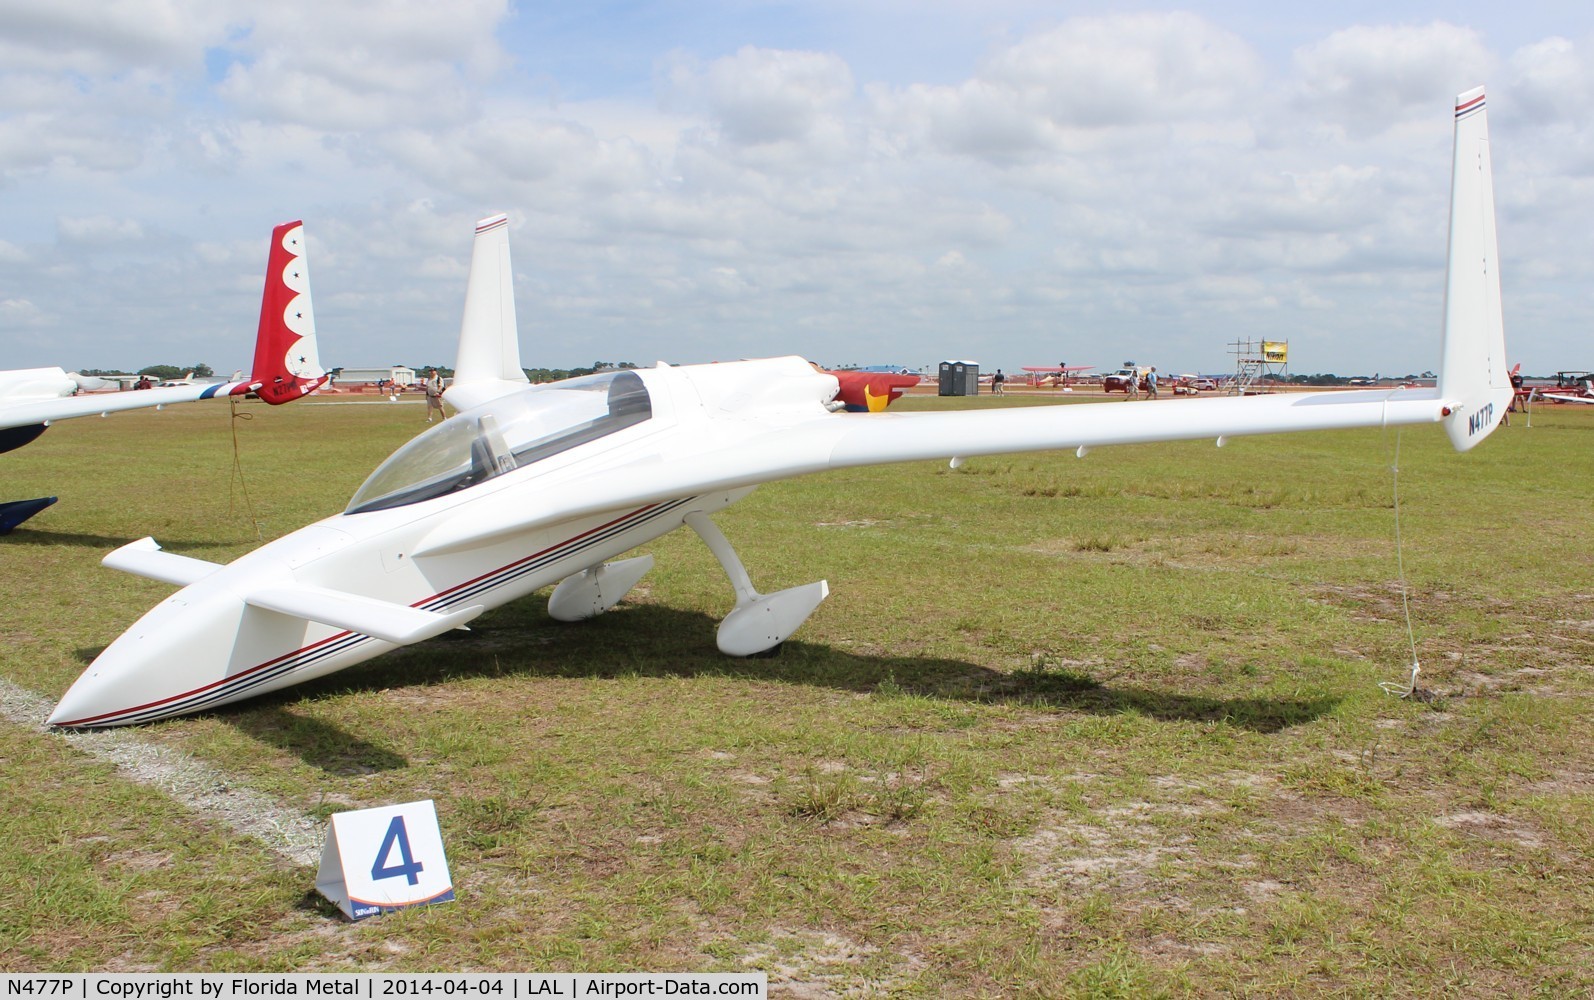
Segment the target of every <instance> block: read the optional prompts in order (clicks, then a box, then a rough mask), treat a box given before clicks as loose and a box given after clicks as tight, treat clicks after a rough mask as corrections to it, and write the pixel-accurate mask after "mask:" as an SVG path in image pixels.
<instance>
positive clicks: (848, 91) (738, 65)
mask: <svg viewBox="0 0 1594 1000" xmlns="http://www.w3.org/2000/svg"><path fill="white" fill-rule="evenodd" d="M665 79H666V80H667V82H668V85H669V91H668V97H669V98H670V99H673V100H674V101H679V102H685V103H687V104H689V105H690V104H698V105H701V106H703V107H705V108H706V110H707V113H708V115H709V116H710V118H711V119H712V120H713V122H714V123H715V124H716V125H717V126H718V130H719V131H720V133H721V134H723V135H724V136H725V137H726V138H727V139H729V140H730V141H732V142H735V143H741V144H746V145H758V144H761V143H772V142H794V141H802V140H804V139H806V138H808V137H809V136H811V135H812V134H813V133H814V131H815V130H816V129H817V128H819V127H820V126H821V124H822V123H823V121H824V119H825V117H826V116H827V115H833V114H835V113H837V112H838V111H840V110H841V108H842V106H843V105H844V104H845V103H846V102H847V100H848V99H849V98H851V97H852V94H853V90H854V84H853V79H852V71H851V70H850V69H849V68H848V67H847V64H846V63H845V62H843V61H842V60H841V59H840V58H838V57H837V56H835V55H832V54H829V53H821V52H789V51H778V50H771V49H760V48H755V47H753V46H744V47H743V48H741V49H740V50H738V51H737V53H736V54H735V55H733V56H729V57H726V58H723V59H716V60H714V61H712V62H710V63H708V64H707V65H703V64H701V63H700V62H699V61H698V60H696V59H694V58H691V57H687V56H683V55H677V57H676V59H675V61H674V64H673V65H672V66H671V67H670V68H669V70H668V72H667V73H666V74H665Z"/></svg>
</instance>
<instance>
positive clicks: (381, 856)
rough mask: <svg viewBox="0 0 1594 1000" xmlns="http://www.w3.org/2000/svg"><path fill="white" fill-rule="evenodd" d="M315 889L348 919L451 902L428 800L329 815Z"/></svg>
mask: <svg viewBox="0 0 1594 1000" xmlns="http://www.w3.org/2000/svg"><path fill="white" fill-rule="evenodd" d="M315 887H316V890H317V891H318V892H320V893H321V895H323V896H325V897H326V898H328V899H330V900H331V901H332V902H334V903H336V904H337V906H338V909H340V910H342V911H343V912H344V914H345V915H346V916H348V918H349V919H350V920H360V919H363V918H365V917H373V916H375V915H377V914H378V913H386V912H387V911H388V910H397V909H402V908H403V907H406V906H424V905H425V904H427V903H444V902H447V901H448V900H451V899H453V898H454V883H453V880H452V879H451V878H450V877H449V874H448V858H447V857H446V856H444V854H443V835H442V833H441V832H440V831H439V830H438V828H437V810H436V809H435V808H433V806H432V800H431V799H427V800H425V801H423V802H406V803H404V804H403V805H396V806H379V807H377V808H375V809H359V810H356V811H354V812H341V813H333V815H332V823H331V825H330V826H329V827H328V828H327V842H326V846H324V847H322V848H321V871H320V872H319V873H318V874H317V875H316V880H315Z"/></svg>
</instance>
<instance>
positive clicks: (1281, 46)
mask: <svg viewBox="0 0 1594 1000" xmlns="http://www.w3.org/2000/svg"><path fill="white" fill-rule="evenodd" d="M1303 11H1304V13H1303ZM1480 83H1486V84H1487V85H1488V87H1489V115H1490V127H1491V131H1492V137H1493V140H1494V141H1493V156H1494V165H1495V179H1496V187H1497V199H1498V209H1499V216H1500V218H1499V228H1500V239H1501V257H1502V271H1503V274H1504V283H1505V307H1506V325H1507V336H1508V339H1509V344H1510V352H1511V355H1512V357H1513V359H1516V360H1521V361H1523V362H1524V363H1525V364H1526V366H1527V368H1528V370H1530V371H1533V372H1549V371H1554V370H1556V369H1558V368H1583V367H1588V366H1590V365H1594V355H1591V353H1590V352H1591V351H1594V347H1591V346H1590V345H1589V337H1588V325H1587V319H1588V316H1589V313H1590V305H1591V301H1594V280H1591V279H1594V274H1591V270H1594V254H1591V253H1590V247H1589V243H1590V239H1591V234H1594V134H1591V131H1590V127H1589V121H1590V116H1589V112H1588V108H1589V107H1590V106H1591V104H1594V101H1591V98H1594V5H1591V4H1588V3H1586V2H1582V0H1580V2H1575V3H1574V2H1570V0H1569V2H1564V3H1557V2H1550V3H1530V4H1500V3H1489V4H1485V3H1475V2H1471V0H1459V2H1455V3H1447V4H1443V5H1439V4H1414V3H1402V2H1400V0H1392V2H1381V3H1376V4H1375V3H1364V2H1359V0H1350V2H1346V3H1339V4H1321V5H1295V4H1280V3H1275V2H1264V0H1227V2H1225V0H1213V2H1206V3H1191V4H1185V5H1181V6H1161V5H1157V4H1143V5H1134V4H1124V3H1067V2H1055V0H1054V2H1049V3H1034V2H1029V0H921V2H907V0H803V2H796V3H791V2H787V3H766V2H760V0H657V2H652V0H635V2H603V0H592V2H587V3H544V2H534V0H519V2H514V3H511V2H509V0H340V2H337V3H328V2H325V0H272V2H271V3H269V4H268V3H261V2H243V0H0V337H3V341H0V342H3V343H4V345H5V346H6V351H5V357H4V358H3V359H0V365H3V366H4V367H8V368H14V367H30V366H37V365H56V364H59V365H62V366H64V367H67V368H81V367H95V368H112V367H125V368H136V367H140V366H143V365H148V364H154V363H170V364H178V365H185V364H189V363H191V362H194V361H204V362H206V363H209V364H211V365H212V366H214V367H215V368H217V369H218V370H222V371H227V370H230V369H232V368H233V367H240V366H246V365H247V362H248V357H249V355H250V352H251V342H252V339H253V333H254V327H255V322H256V316H257V314H258V309H259V292H260V285H261V276H262V273H263V267H264V260H265V249H266V238H267V235H268V234H269V232H270V228H271V227H272V226H273V225H274V224H276V223H279V222H282V221H286V220H289V219H294V218H303V219H304V220H305V225H306V230H307V234H308V236H309V246H310V265H311V272H312V283H313V292H314V300H315V308H316V313H317V320H318V325H319V328H320V331H321V340H322V349H321V352H322V358H323V360H324V361H326V362H327V363H328V364H332V365H337V364H342V365H371V364H386V363H391V362H403V363H410V364H416V363H427V362H434V361H441V362H449V361H451V359H452V358H453V354H454V342H455V337H456V335H457V333H458V324H459V312H460V306H461V302H462V299H463V295H464V282H465V270H466V265H467V263H468V261H469V254H470V238H471V231H472V227H473V224H474V222H475V220H476V219H478V218H480V217H482V216H485V215H488V214H491V213H493V212H498V211H504V212H508V213H509V215H510V218H511V222H512V226H513V230H512V240H513V245H514V251H513V252H514V260H515V269H516V275H517V302H518V307H519V312H520V324H521V339H522V343H523V345H524V346H523V360H524V362H525V363H526V364H527V365H529V366H537V365H547V366H550V367H564V366H569V365H577V364H587V363H590V362H592V361H595V360H617V361H618V360H629V361H635V362H638V363H644V364H646V363H651V362H653V361H656V360H660V359H664V360H669V361H676V362H695V361H709V360H723V359H731V358H737V357H755V356H768V355H775V354H801V355H804V356H806V357H809V358H811V359H813V360H816V361H820V362H822V363H825V364H831V365H842V364H854V363H856V364H872V363H896V364H907V365H912V366H918V365H921V364H926V363H931V362H934V361H937V360H940V359H942V358H948V357H966V358H973V359H975V360H978V361H980V362H982V364H984V365H985V366H987V368H994V367H997V366H1003V367H1008V368H1013V367H1017V366H1019V365H1023V364H1054V363H1056V362H1058V361H1062V360H1066V361H1067V362H1068V363H1070V364H1094V365H1097V366H1101V367H1115V366H1116V365H1117V364H1118V363H1120V362H1122V361H1124V360H1125V359H1128V358H1134V359H1136V360H1139V361H1141V362H1142V363H1150V364H1158V365H1159V366H1163V367H1165V368H1166V369H1173V370H1184V371H1193V370H1200V371H1208V372H1211V371H1221V370H1224V369H1226V368H1229V367H1231V361H1230V357H1229V355H1228V353H1227V352H1228V345H1229V343H1230V342H1232V341H1234V340H1236V339H1237V338H1238V339H1245V338H1254V339H1260V338H1263V337H1266V338H1279V339H1288V340H1289V341H1290V342H1291V348H1292V365H1291V367H1292V369H1293V370H1295V371H1304V372H1316V371H1332V372H1339V373H1341V374H1355V373H1370V372H1373V371H1382V372H1385V373H1390V372H1399V373H1404V372H1410V371H1421V370H1423V369H1425V368H1431V367H1433V366H1434V365H1435V364H1436V363H1437V358H1438V342H1437V341H1438V332H1439V331H1438V319H1439V314H1440V305H1441V294H1442V272H1443V262H1444V242H1445V227H1446V205H1447V199H1448V187H1449V171H1450V142H1451V134H1450V129H1451V101H1452V99H1453V98H1454V96H1455V95H1456V94H1457V93H1459V92H1461V91H1464V90H1467V89H1469V88H1471V87H1473V86H1475V85H1477V84H1480Z"/></svg>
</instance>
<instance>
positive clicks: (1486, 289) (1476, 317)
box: [1439, 87, 1512, 451]
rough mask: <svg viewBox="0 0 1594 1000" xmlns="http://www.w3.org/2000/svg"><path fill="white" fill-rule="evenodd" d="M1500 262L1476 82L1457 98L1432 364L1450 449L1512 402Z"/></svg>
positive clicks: (1493, 421) (1461, 447)
mask: <svg viewBox="0 0 1594 1000" xmlns="http://www.w3.org/2000/svg"><path fill="white" fill-rule="evenodd" d="M1499 265H1500V247H1499V242H1498V240H1497V239H1496V237H1495V229H1494V174H1493V171H1492V169H1491V167H1490V164H1489V119H1488V115H1487V113H1486V112H1485V110H1484V101H1483V88H1482V87H1478V88H1477V89H1475V90H1469V91H1467V92H1466V93H1464V94H1462V95H1460V96H1459V97H1457V98H1456V146H1455V164H1454V172H1453V174H1452V177H1451V188H1450V253H1449V260H1448V262H1447V266H1446V271H1445V332H1444V347H1443V355H1442V357H1441V360H1440V364H1439V394H1440V395H1441V396H1442V397H1443V398H1445V399H1446V400H1449V401H1450V404H1449V405H1450V406H1451V407H1452V409H1451V412H1450V413H1449V414H1448V415H1447V416H1446V417H1445V432H1446V433H1447V434H1449V435H1450V443H1451V444H1453V445H1455V447H1456V450H1457V451H1466V450H1467V449H1469V448H1471V447H1473V446H1474V445H1476V444H1477V443H1478V442H1479V441H1482V440H1483V439H1484V438H1486V437H1488V436H1489V433H1490V432H1491V431H1493V430H1494V428H1495V427H1496V426H1497V425H1498V424H1499V423H1500V421H1501V419H1502V418H1504V416H1505V411H1506V406H1507V405H1508V404H1509V403H1510V401H1511V393H1512V389H1511V377H1510V370H1509V368H1508V366H1507V365H1506V359H1505V320H1504V317H1503V314H1502V312H1501V308H1500V266H1499Z"/></svg>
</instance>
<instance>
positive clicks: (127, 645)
mask: <svg viewBox="0 0 1594 1000" xmlns="http://www.w3.org/2000/svg"><path fill="white" fill-rule="evenodd" d="M242 606H243V605H242V602H239V601H235V600H230V599H227V598H226V597H225V596H224V595H217V596H215V597H213V598H211V599H208V600H206V599H200V598H198V596H197V595H195V594H193V593H191V592H190V591H187V590H185V591H183V592H182V593H180V594H178V595H176V596H173V597H171V598H168V599H167V600H165V601H163V602H161V603H160V604H158V605H156V606H155V607H154V608H152V609H151V610H150V611H149V613H148V614H146V615H145V616H144V617H143V618H141V619H139V620H138V622H136V623H135V624H134V625H133V626H132V627H131V628H129V629H128V630H127V631H126V632H124V633H122V635H121V636H120V637H118V638H117V640H116V641H115V642H113V643H111V644H110V645H109V646H107V647H105V649H104V651H102V652H101V653H100V655H99V656H97V657H95V659H94V662H93V663H91V664H89V666H88V669H86V670H84V671H83V674H82V676H80V677H79V678H78V679H77V680H76V681H74V682H73V684H72V686H71V687H70V688H68V689H67V692H66V694H65V695H63V696H62V697H61V701H60V703H59V704H58V705H56V707H55V711H54V712H53V713H51V715H50V724H51V725H52V726H61V727H63V728H86V727H97V726H125V725H129V724H133V723H139V722H150V721H153V720H155V719H161V718H165V717H167V716H170V715H177V714H180V713H182V712H184V711H192V710H193V708H192V707H186V706H189V705H190V704H191V703H192V702H193V701H194V699H195V698H196V696H199V695H201V694H203V692H205V691H206V690H207V689H210V688H214V687H215V686H216V684H217V683H219V682H221V681H223V680H224V679H225V678H226V676H227V658H228V653H229V651H230V650H231V648H232V636H233V635H234V634H236V632H237V620H238V615H239V611H240V610H241V609H242Z"/></svg>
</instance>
